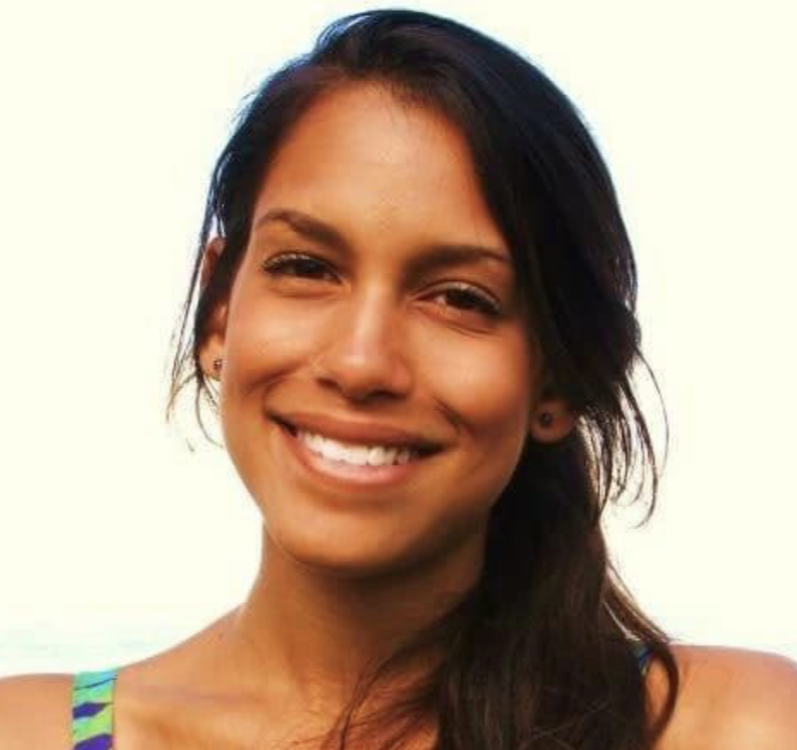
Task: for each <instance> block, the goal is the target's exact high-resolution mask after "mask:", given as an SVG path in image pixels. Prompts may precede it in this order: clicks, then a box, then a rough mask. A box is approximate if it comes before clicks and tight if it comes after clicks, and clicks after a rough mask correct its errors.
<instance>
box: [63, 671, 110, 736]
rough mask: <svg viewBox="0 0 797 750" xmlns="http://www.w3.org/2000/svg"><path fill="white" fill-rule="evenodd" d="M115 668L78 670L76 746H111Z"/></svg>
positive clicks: (74, 690) (74, 709)
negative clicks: (92, 670) (91, 670)
mask: <svg viewBox="0 0 797 750" xmlns="http://www.w3.org/2000/svg"><path fill="white" fill-rule="evenodd" d="M116 673H117V670H116V669H107V670H104V671H102V672H79V673H78V674H76V675H75V677H74V681H73V684H72V748H73V750H112V748H113V691H114V687H115V685H116Z"/></svg>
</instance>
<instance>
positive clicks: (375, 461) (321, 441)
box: [274, 418, 441, 466]
mask: <svg viewBox="0 0 797 750" xmlns="http://www.w3.org/2000/svg"><path fill="white" fill-rule="evenodd" d="M274 421H275V422H276V423H277V424H278V425H279V426H280V427H281V428H282V429H284V430H285V431H286V432H288V433H290V435H291V436H293V437H294V438H295V439H297V440H299V441H300V442H302V443H303V444H304V445H305V446H306V447H307V448H308V449H310V450H311V451H313V452H314V453H316V454H317V455H319V456H323V457H324V458H326V459H327V460H331V461H337V462H341V463H346V464H350V465H359V466H369V465H370V466H390V465H402V464H407V463H411V462H413V461H418V460H419V459H422V458H426V457H427V456H431V455H433V454H435V453H438V452H439V451H440V450H441V448H439V447H432V446H430V445H428V444H425V445H424V444H411V443H406V442H404V443H402V444H391V443H376V442H369V443H365V442H352V441H344V440H338V439H336V438H332V437H328V436H326V435H324V434H323V433H320V432H315V431H313V430H309V429H306V428H303V427H302V428H300V427H297V426H296V425H293V424H291V423H290V422H288V421H286V420H284V419H278V418H274Z"/></svg>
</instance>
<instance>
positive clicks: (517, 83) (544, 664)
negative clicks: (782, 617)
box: [167, 9, 678, 750]
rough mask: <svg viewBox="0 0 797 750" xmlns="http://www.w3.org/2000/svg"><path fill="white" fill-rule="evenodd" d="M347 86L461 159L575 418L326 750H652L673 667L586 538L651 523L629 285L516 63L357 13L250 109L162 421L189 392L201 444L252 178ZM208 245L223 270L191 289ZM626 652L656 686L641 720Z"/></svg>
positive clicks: (409, 19)
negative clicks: (386, 98)
mask: <svg viewBox="0 0 797 750" xmlns="http://www.w3.org/2000/svg"><path fill="white" fill-rule="evenodd" d="M358 82H362V83H368V84H377V85H380V86H382V87H384V88H385V89H386V90H388V91H389V92H390V93H391V94H392V95H394V96H395V97H396V98H397V99H398V100H399V101H401V102H404V103H406V104H408V105H412V106H418V107H426V108H431V109H433V110H434V111H436V112H438V113H440V114H442V115H443V116H445V117H446V118H448V120H449V121H451V122H453V123H454V124H455V125H456V126H458V128H459V130H460V131H461V133H462V134H463V136H464V137H465V138H466V140H467V142H468V144H469V147H470V151H471V156H472V159H473V163H474V165H475V169H476V173H477V176H478V180H479V184H480V187H481V190H482V191H483V194H484V197H485V199H486V202H487V205H488V207H489V209H490V211H491V213H492V216H493V218H494V220H495V222H496V224H497V225H498V227H499V228H500V229H501V231H502V233H503V235H504V237H505V238H506V240H507V242H508V244H509V247H510V249H511V252H512V256H513V260H514V263H515V268H516V271H517V278H518V283H519V285H520V288H521V292H522V294H523V298H524V300H525V301H526V303H527V305H528V310H529V313H530V320H531V322H532V329H533V336H534V338H535V341H536V342H537V343H538V344H539V345H540V346H541V350H542V352H543V355H544V359H545V362H546V364H547V366H548V369H549V372H550V375H551V377H552V381H553V383H554V384H555V388H556V389H557V391H558V393H559V395H561V396H563V397H564V398H565V399H566V400H567V402H568V403H569V405H570V406H571V408H572V409H573V410H574V411H575V412H576V413H577V414H578V416H579V418H578V424H577V428H576V429H575V430H573V431H572V432H571V434H570V435H569V436H568V437H567V438H565V439H564V440H562V441H560V442H559V443H557V444H554V445H542V444H539V443H536V442H535V441H533V440H531V439H529V440H528V441H527V443H526V446H525V448H524V451H523V454H522V457H521V460H520V462H519V464H518V466H517V467H516V470H515V472H514V474H513V476H512V479H511V481H510V482H509V484H508V486H507V487H506V489H505V490H504V491H503V493H502V494H501V496H500V498H499V499H498V501H497V503H496V505H495V507H494V510H493V512H492V515H491V518H490V525H489V530H488V538H487V548H486V556H485V564H484V569H483V572H482V575H481V578H480V580H479V582H478V584H477V585H476V586H475V587H474V588H473V589H472V590H471V591H470V592H469V593H468V594H467V596H466V597H465V598H464V599H463V600H462V601H461V602H459V603H458V604H457V606H456V607H454V608H453V609H452V610H451V611H449V612H448V613H447V614H446V615H445V616H444V617H443V618H442V619H440V620H439V621H437V622H435V623H434V624H433V625H432V626H431V627H430V628H428V629H426V630H424V631H423V632H419V633H415V634H413V635H412V637H411V638H409V639H408V640H407V641H406V642H405V643H402V644H400V647H399V648H398V649H397V650H396V652H395V653H394V654H393V655H392V656H391V657H390V659H388V660H386V661H385V662H383V663H382V664H380V665H378V667H377V668H375V669H374V670H373V671H372V672H371V673H369V675H368V677H367V679H366V677H365V676H364V678H363V680H362V682H361V684H360V686H359V690H358V691H357V692H356V694H355V697H354V699H353V700H352V702H351V704H350V705H349V706H348V707H347V709H346V711H345V712H344V713H343V714H341V716H340V720H339V721H338V722H337V723H336V725H335V727H333V728H332V730H330V733H329V734H328V735H327V740H328V741H329V742H332V741H337V742H339V746H340V747H341V748H343V747H344V746H345V745H346V742H347V738H348V737H350V736H351V732H352V731H353V730H354V729H355V728H356V727H357V726H360V727H365V726H366V725H369V722H370V726H371V727H372V731H377V732H379V734H378V735H374V736H378V737H379V739H380V742H381V745H380V747H383V748H385V749H387V748H393V747H399V746H401V744H402V742H406V741H408V739H409V738H410V737H411V736H412V735H413V733H414V732H415V731H417V728H418V727H420V726H425V725H428V723H429V722H430V721H431V722H432V723H433V725H434V727H435V739H434V747H435V748H439V749H440V750H442V749H443V748H445V749H446V750H484V748H490V749H491V750H543V749H547V748H550V749H551V750H553V748H556V750H562V748H578V749H579V750H644V749H645V748H650V747H652V746H653V744H654V743H655V741H656V740H657V738H658V737H659V736H660V735H661V733H662V731H663V729H664V727H665V725H666V723H667V722H668V721H669V719H670V717H671V714H672V712H673V708H674V704H675V696H676V694H677V690H678V672H677V668H676V663H675V660H674V657H673V654H672V651H671V647H670V640H669V638H668V637H667V636H666V634H665V633H664V632H663V631H662V630H661V629H659V628H658V627H656V626H655V625H654V624H653V623H652V622H651V621H650V620H649V619H648V618H647V617H646V616H645V615H644V614H643V613H642V612H641V611H640V609H639V608H638V607H637V606H636V605H635V603H634V601H633V598H632V597H631V595H630V594H629V592H628V591H627V589H626V588H625V586H624V585H623V583H622V581H621V579H620V577H619V575H618V573H617V571H616V570H615V568H614V566H613V564H612V561H611V559H610V557H609V555H608V552H607V548H606V543H605V539H604V534H603V531H602V528H601V517H602V513H603V510H604V508H605V507H606V506H607V504H608V503H610V502H613V501H617V500H618V499H619V498H621V496H622V497H626V496H627V495H628V493H629V492H631V493H632V495H633V499H636V500H638V499H639V498H640V497H641V496H642V495H643V494H644V492H643V489H644V490H645V491H646V492H647V495H648V497H649V508H648V512H647V515H646V517H645V520H647V518H649V516H650V513H651V512H652V511H653V508H654V506H655V496H656V489H657V480H658V473H659V472H658V469H659V465H658V463H657V457H656V451H655V447H654V444H653V440H652V437H651V434H650V431H649V429H648V426H647V425H646V422H645V418H644V416H643V414H642V410H641V408H640V405H639V403H638V399H637V397H636V395H635V391H634V387H633V382H632V375H633V373H634V372H635V371H636V369H637V367H638V366H642V367H643V368H644V369H645V370H646V371H647V372H648V374H649V375H650V377H651V378H652V381H653V383H654V384H655V378H653V376H652V373H651V372H650V370H649V368H647V365H646V363H645V360H644V358H643V357H642V353H641V350H640V331H639V325H638V322H637V319H636V313H635V307H636V289H637V282H636V267H635V263H634V258H633V254H632V249H631V244H630V241H629V238H628V235H627V232H626V228H625V226H624V223H623V219H622V216H621V213H620V208H619V206H618V201H617V197H616V194H615V190H614V187H613V184H612V180H611V177H610V175H609V172H608V170H607V167H606V165H605V163H604V161H603V159H602V157H601V155H600V153H599V151H598V149H597V147H596V145H595V143H594V142H593V139H592V138H591V137H590V134H589V133H588V131H587V128H586V127H585V125H584V123H583V122H582V118H581V116H580V114H579V112H578V111H577V109H576V108H575V107H574V105H573V104H572V103H571V102H570V101H569V99H568V98H567V97H566V96H565V95H564V94H563V93H562V92H561V91H560V90H559V89H558V88H557V87H556V86H555V85H554V84H553V83H552V82H551V81H550V80H549V79H548V78H547V77H546V76H545V74H544V73H543V72H542V71H541V70H539V69H538V68H537V67H535V65H533V64H532V63H531V62H529V61H528V60H527V59H525V58H524V57H523V56H521V55H519V54H518V53H517V52H515V51H513V50H511V49H509V48H508V47H506V46H504V45H503V44H501V43H499V42H498V41H496V40H494V39H491V38H489V37H488V36H485V35H483V34H481V33H479V32H477V31H476V30H474V29H471V28H469V27H467V26H465V25H462V24H461V23H458V22H455V21H453V20H450V19H447V18H442V17H439V16H435V15H431V14H428V13H421V12H415V11H410V10H399V9H384V10H374V11H367V12H363V13H356V14H353V15H350V16H346V17H344V18H342V19H340V20H338V21H335V22H334V23H332V24H330V25H329V26H328V27H327V28H326V29H324V30H323V32H322V33H321V34H320V36H319V37H318V40H317V42H316V44H315V46H314V48H313V49H312V50H311V51H310V52H309V53H308V54H306V55H302V56H299V57H297V58H295V59H293V60H291V61H289V62H288V63H287V64H286V65H285V66H283V67H282V68H281V69H280V70H279V71H277V72H276V73H275V74H274V75H272V76H270V77H269V78H268V79H267V80H266V81H265V82H264V83H263V84H262V85H261V86H260V87H259V88H258V89H257V90H256V91H255V92H254V93H253V94H252V95H251V97H250V98H249V99H248V101H246V103H245V106H244V107H243V108H242V110H241V112H240V114H239V117H238V119H237V122H236V125H235V128H234V131H233V133H232V136H231V137H230V139H229V142H228V143H227V145H226V147H225V148H224V150H223V151H222V153H221V155H220V157H219V159H218V161H217V163H216V165H215V168H214V170H213V173H212V179H211V185H210V189H209V195H208V198H207V205H206V210H205V217H204V222H203V226H202V229H201V233H200V237H199V246H198V252H197V257H196V262H195V264H194V268H193V273H192V276H191V281H190V286H189V291H188V296H187V299H186V301H185V305H184V308H183V311H182V318H181V324H180V326H179V328H178V331H177V332H176V334H175V336H176V338H177V339H178V340H177V344H176V353H175V359H174V363H173V369H172V383H171V393H170V398H169V404H168V408H167V414H168V415H171V414H172V412H173V409H174V405H175V399H176V397H177V395H178V394H179V393H180V391H181V390H182V389H183V387H185V386H186V385H188V384H189V383H191V382H194V383H195V386H196V394H195V395H196V397H195V409H196V412H197V416H198V418H199V421H200V425H201V424H202V418H201V408H200V407H201V402H202V401H204V403H207V404H210V405H211V406H212V407H213V408H214V409H215V408H216V407H217V402H216V399H215V396H214V393H213V391H212V390H211V388H210V387H209V384H208V381H207V380H206V378H205V376H204V374H203V372H202V369H201V367H200V365H199V345H200V344H201V343H202V342H203V340H204V336H205V332H206V329H207V325H208V320H209V315H210V313H211V311H212V310H213V309H214V307H215V306H216V305H217V304H218V303H219V302H220V300H222V299H223V297H224V296H225V295H226V294H228V293H229V290H230V287H231V283H232V280H233V278H234V276H235V272H236V270H237V268H238V264H239V262H240V260H241V258H242V256H243V254H244V251H245V248H246V246H247V242H248V238H249V231H250V226H251V221H252V211H253V207H254V203H255V199H256V196H257V192H258V190H259V188H260V186H261V185H262V182H263V179H264V175H265V173H266V170H267V169H268V168H269V165H270V164H271V163H272V160H273V159H274V157H275V155H276V153H277V152H278V150H279V148H280V145H281V143H282V142H283V141H284V139H285V137H286V135H287V134H288V133H289V132H290V130H291V127H292V126H293V125H294V124H295V123H296V122H297V120H298V119H299V118H300V117H301V116H302V114H303V113H304V112H305V111H306V110H307V109H308V107H309V106H310V105H311V104H313V103H314V102H315V101H317V100H318V99H319V97H322V96H325V95H328V94H329V93H330V92H332V91H334V90H335V89H336V87H339V86H346V85H351V84H354V83H358ZM214 236H219V237H223V238H224V241H225V246H224V251H223V253H222V255H221V257H220V259H219V262H218V263H217V264H216V266H215V267H214V269H213V273H212V275H210V277H209V278H208V279H207V280H206V283H204V284H198V283H197V282H198V279H199V278H200V267H201V263H202V256H203V251H204V250H205V248H206V246H207V244H208V242H209V241H210V239H211V238H212V237H214ZM195 295H196V306H195V309H194V311H193V330H192V334H191V336H189V337H186V328H187V323H188V320H189V318H190V311H191V309H192V305H193V303H194V300H195ZM530 335H532V333H531V332H530ZM203 429H204V428H203ZM635 488H636V491H635V492H633V491H634V489H635ZM637 643H644V644H646V645H647V646H648V647H649V648H650V650H651V651H652V654H653V658H654V659H655V660H657V661H658V662H659V663H660V664H661V665H662V666H663V668H664V674H665V675H666V683H667V693H666V699H665V700H664V701H663V703H662V708H661V710H660V711H658V712H657V713H656V715H655V716H654V715H653V709H652V707H651V704H650V702H649V701H648V700H647V698H646V691H645V685H644V678H643V676H642V674H641V673H640V670H639V668H638V664H637V660H636V657H635V653H634V650H633V648H632V646H633V645H634V644H637ZM429 649H432V650H434V649H437V650H438V651H439V652H440V653H442V657H441V658H440V659H439V660H438V661H437V662H436V663H435V666H434V668H433V669H431V670H429V671H428V674H427V676H426V678H425V679H424V680H423V681H421V682H416V683H415V684H414V685H413V686H412V689H411V690H410V691H409V692H407V693H406V695H405V696H404V698H403V699H402V700H400V701H395V702H393V704H392V705H391V707H390V709H389V711H387V712H382V713H380V714H379V715H378V716H375V717H374V716H372V717H370V719H369V720H368V721H362V722H360V723H359V724H358V723H357V722H356V721H355V717H356V715H357V712H358V710H359V709H360V708H362V706H363V705H364V701H365V699H366V697H367V695H368V694H369V691H370V690H371V689H372V688H373V686H374V685H375V684H376V682H377V680H379V679H381V678H384V677H386V676H388V675H390V674H396V673H398V670H399V669H400V668H401V667H402V666H406V665H407V664H408V663H409V661H410V660H411V659H413V658H414V657H416V656H418V655H419V654H422V653H427V652H428V650H429ZM373 727H376V729H373ZM388 730H391V731H392V730H396V731H392V734H390V733H389V732H388Z"/></svg>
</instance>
